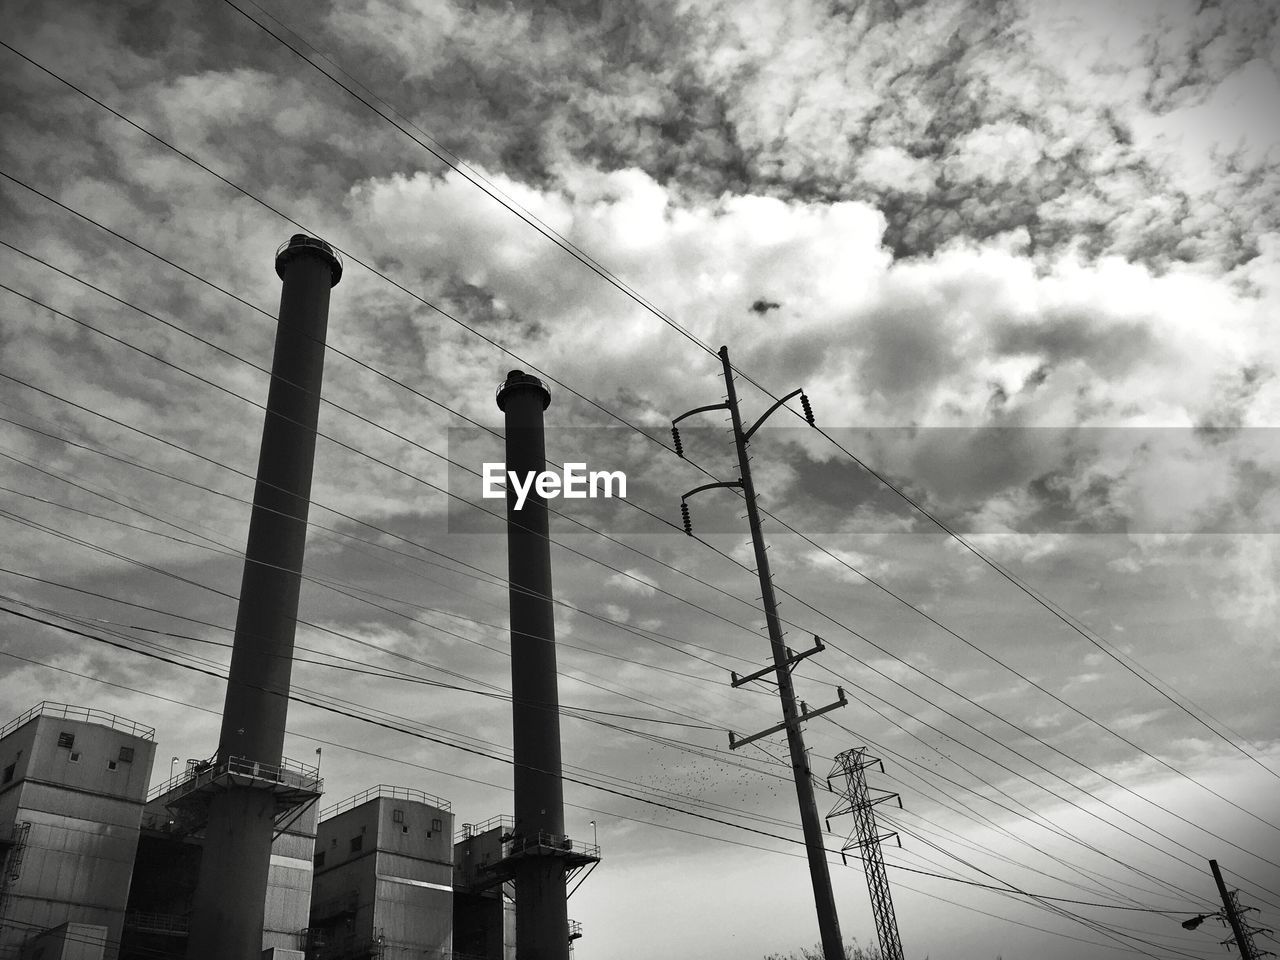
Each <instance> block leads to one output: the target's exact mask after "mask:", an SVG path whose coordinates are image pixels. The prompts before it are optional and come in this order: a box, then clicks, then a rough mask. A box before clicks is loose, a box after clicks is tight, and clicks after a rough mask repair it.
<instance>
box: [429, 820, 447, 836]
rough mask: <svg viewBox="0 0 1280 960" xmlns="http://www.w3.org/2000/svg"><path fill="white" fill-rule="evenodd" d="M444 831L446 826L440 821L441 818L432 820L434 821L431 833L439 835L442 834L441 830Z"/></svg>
mask: <svg viewBox="0 0 1280 960" xmlns="http://www.w3.org/2000/svg"><path fill="white" fill-rule="evenodd" d="M443 829H444V824H443V823H442V822H441V821H440V818H439V817H437V818H436V819H434V820H432V821H431V832H432V833H439V832H440V831H441V830H443Z"/></svg>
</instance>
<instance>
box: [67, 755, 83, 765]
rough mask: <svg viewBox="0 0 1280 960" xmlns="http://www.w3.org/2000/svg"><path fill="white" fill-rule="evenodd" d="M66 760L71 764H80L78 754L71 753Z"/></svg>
mask: <svg viewBox="0 0 1280 960" xmlns="http://www.w3.org/2000/svg"><path fill="white" fill-rule="evenodd" d="M67 759H68V760H70V761H71V762H72V763H79V762H80V754H78V753H72V754H71V756H69V757H68V758H67Z"/></svg>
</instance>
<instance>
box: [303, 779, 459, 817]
mask: <svg viewBox="0 0 1280 960" xmlns="http://www.w3.org/2000/svg"><path fill="white" fill-rule="evenodd" d="M378 797H390V798H392V799H395V800H411V801H414V802H416V803H425V804H426V805H427V806H431V807H435V808H436V809H438V810H443V811H445V812H446V813H447V812H448V811H449V810H450V806H449V801H448V800H442V799H441V798H440V797H433V796H432V795H431V794H429V793H424V792H423V791H421V790H414V789H413V788H412V787H394V786H391V785H390V784H386V783H380V784H378V785H377V786H376V787H370V788H369V789H368V790H365V791H364V792H363V793H357V794H356V795H355V796H354V797H347V799H345V800H340V801H338V802H337V803H335V804H333V805H332V806H330V807H325V808H324V809H323V810H321V811H320V819H321V820H328V819H329V818H330V817H333V816H337V815H338V814H339V813H343V812H345V811H347V810H351V809H353V808H355V807H358V806H360V805H361V804H362V803H368V802H369V801H370V800H376V799H377V798H378Z"/></svg>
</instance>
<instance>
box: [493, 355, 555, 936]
mask: <svg viewBox="0 0 1280 960" xmlns="http://www.w3.org/2000/svg"><path fill="white" fill-rule="evenodd" d="M550 403H551V391H550V390H548V389H547V386H546V384H544V383H543V382H542V381H541V380H539V379H538V378H537V377H534V376H530V375H529V374H526V373H524V372H523V371H520V370H512V371H511V372H510V373H509V374H508V375H507V379H506V381H505V382H504V383H503V384H502V385H501V386H500V387H499V388H498V407H499V409H501V410H502V412H503V413H504V414H505V415H506V450H507V453H506V457H507V459H506V469H507V470H508V471H511V472H514V473H516V474H517V475H518V476H520V477H524V476H527V475H529V474H530V473H532V474H534V475H535V476H536V475H537V474H540V473H541V472H542V471H543V470H544V469H546V461H547V456H546V446H545V435H544V430H543V419H542V415H543V411H544V410H546V408H547V407H548V406H549V405H550ZM515 503H516V500H515V496H514V495H513V494H512V493H511V491H510V485H509V487H508V496H507V572H508V579H509V580H510V597H511V723H512V731H513V735H514V736H513V754H514V760H515V811H514V813H515V827H514V829H513V831H512V839H511V843H510V854H509V859H508V862H507V864H506V868H507V872H508V873H509V875H510V876H511V877H512V879H513V880H514V881H515V897H516V956H517V957H518V958H519V960H567V958H568V956H569V920H568V907H567V904H566V896H565V870H566V867H567V866H568V865H569V861H570V855H569V849H570V844H569V843H568V841H567V840H566V838H565V835H564V787H563V783H562V781H561V779H560V773H561V768H560V697H559V693H558V689H557V681H556V646H555V639H556V632H555V617H554V615H553V612H552V602H551V596H552V593H551V542H550V541H549V540H548V539H547V533H548V525H547V503H546V500H545V499H543V498H542V497H540V496H538V495H537V491H536V489H531V490H530V492H529V497H528V499H527V500H526V501H525V503H524V506H523V508H522V509H520V510H517V509H516V507H515Z"/></svg>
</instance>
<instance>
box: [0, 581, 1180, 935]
mask: <svg viewBox="0 0 1280 960" xmlns="http://www.w3.org/2000/svg"><path fill="white" fill-rule="evenodd" d="M0 612H4V613H8V614H9V615H11V616H15V617H19V618H21V619H24V620H29V621H33V622H35V623H39V624H41V625H42V626H46V627H50V628H52V629H55V630H59V631H61V632H63V633H68V634H71V635H73V636H78V637H81V638H82V639H87V640H93V641H96V642H99V643H106V644H108V645H109V646H114V647H120V646H121V645H120V644H119V643H117V642H115V641H112V640H109V639H106V638H103V637H99V636H95V635H93V634H91V633H88V632H87V631H83V630H77V629H74V628H72V627H67V626H65V625H63V624H59V623H55V622H53V621H51V620H46V619H44V618H41V617H36V616H32V615H30V614H26V613H23V612H22V611H20V610H14V609H13V608H11V607H6V606H4V605H2V604H0ZM123 649H126V650H129V651H130V652H132V653H136V654H139V655H141V656H145V657H150V658H152V659H155V660H160V661H162V662H164V663H168V664H170V665H172V666H177V667H180V668H183V669H186V670H193V671H195V672H197V673H202V674H205V675H206V676H211V677H213V678H215V679H221V680H225V679H226V677H225V676H220V675H219V674H217V673H216V672H214V671H212V670H208V669H206V668H203V667H200V666H197V665H195V664H188V663H183V662H181V661H178V660H172V659H168V658H166V657H165V656H163V655H161V654H157V653H153V652H151V651H146V650H139V649H135V648H129V647H123ZM92 679H96V678H92ZM267 692H270V693H275V694H276V695H279V696H287V697H288V699H290V700H293V701H296V702H299V703H303V704H306V705H308V706H312V707H317V708H319V709H321V710H325V711H327V712H330V713H336V714H340V715H342V716H346V717H348V718H350V719H354V720H359V721H362V722H365V723H371V724H374V725H376V726H380V727H384V728H386V729H390V730H393V731H395V732H397V733H404V734H407V735H409V736H412V737H416V738H418V739H422V740H428V741H430V742H433V743H437V744H439V745H441V746H446V747H452V748H454V749H458V750H462V751H464V752H466V753H471V754H475V755H477V756H481V757H483V758H485V759H489V760H498V761H499V762H502V763H506V764H511V763H513V762H514V761H513V760H511V759H509V758H506V757H502V756H498V755H494V754H488V753H484V752H482V751H480V750H478V749H477V748H474V747H468V746H465V745H460V744H457V743H453V742H450V741H446V740H442V739H440V738H438V737H435V736H432V735H429V734H425V733H422V732H420V731H415V730H410V729H404V728H398V727H395V726H393V725H392V724H390V723H389V722H388V721H384V720H378V719H376V718H373V717H369V716H361V715H357V714H352V713H349V712H347V711H344V710H342V709H339V708H337V707H333V706H332V705H328V704H322V703H317V702H313V701H311V700H308V699H306V698H305V697H302V696H299V695H294V694H292V693H289V694H284V693H282V692H280V691H267ZM326 696H327V695H326ZM366 709H367V708H366ZM214 712H216V711H214ZM564 779H565V780H566V781H568V782H571V783H576V784H578V785H580V786H586V787H590V788H592V789H596V790H602V791H604V792H606V793H613V794H615V795H618V796H622V797H625V798H627V799H631V800H637V801H639V802H642V803H648V804H650V805H653V806H658V807H662V808H664V809H667V810H671V811H673V812H675V813H682V814H685V815H687V816H694V817H698V818H700V819H704V820H710V821H712V822H716V823H719V824H721V825H722V826H728V827H733V828H735V829H739V830H747V831H749V832H752V833H756V834H760V835H762V836H766V837H769V838H770V839H774V840H780V841H782V842H785V843H790V844H802V843H803V841H801V840H798V839H795V838H792V837H785V836H782V835H779V834H770V833H767V832H766V831H763V830H759V829H756V828H754V827H748V826H744V825H742V824H736V823H733V822H731V821H725V820H719V819H717V818H715V817H711V816H708V815H706V814H701V813H695V812H692V811H688V810H682V809H680V808H677V807H672V806H669V805H667V804H664V803H661V802H656V801H653V800H649V799H646V798H644V797H640V796H636V795H632V794H626V793H623V792H621V791H618V790H614V789H612V788H610V787H606V786H602V785H600V784H595V783H589V782H586V781H582V780H578V779H575V778H573V777H569V776H565V777H564ZM833 852H835V851H828V853H833ZM895 868H896V869H898V870H903V871H905V872H908V873H915V874H919V875H922V876H930V877H933V878H935V879H939V880H948V881H952V882H960V883H963V884H965V885H966V886H971V887H979V888H982V889H986V890H992V891H997V892H1005V893H1013V894H1018V895H1021V896H1026V897H1033V898H1036V899H1044V900H1057V901H1061V902H1064V903H1070V904H1073V905H1080V906H1090V907H1098V908H1106V909H1121V910H1130V911H1132V910H1140V912H1144V913H1156V914H1164V915H1168V914H1172V913H1178V914H1181V913H1190V912H1191V911H1190V910H1169V909H1163V908H1155V907H1145V908H1134V907H1129V906H1126V905H1122V904H1108V903H1099V902H1093V901H1082V900H1073V899H1069V898H1061V897H1047V896H1044V897H1042V896H1040V895H1038V894H1031V893H1027V892H1026V891H1023V890H1018V889H1016V888H1013V887H1009V886H1000V885H995V884H986V883H980V882H978V881H969V880H957V878H954V877H948V876H945V875H942V874H932V873H930V872H929V871H925V870H919V869H915V868H912V867H907V866H903V865H896V866H895Z"/></svg>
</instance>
